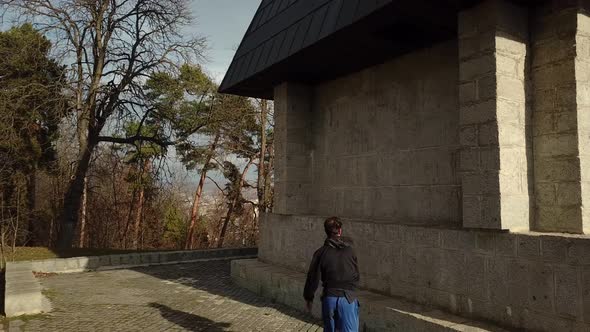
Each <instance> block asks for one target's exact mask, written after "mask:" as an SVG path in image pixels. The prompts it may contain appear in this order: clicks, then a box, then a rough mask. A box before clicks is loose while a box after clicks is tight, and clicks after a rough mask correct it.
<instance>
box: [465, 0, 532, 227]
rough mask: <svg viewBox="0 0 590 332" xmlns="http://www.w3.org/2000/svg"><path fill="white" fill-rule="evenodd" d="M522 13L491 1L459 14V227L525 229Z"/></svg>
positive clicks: (524, 20)
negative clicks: (460, 203) (460, 190)
mask: <svg viewBox="0 0 590 332" xmlns="http://www.w3.org/2000/svg"><path fill="white" fill-rule="evenodd" d="M527 22H528V11H527V10H526V9H524V8H520V7H518V6H516V5H513V4H511V3H509V2H507V1H502V0H490V1H486V2H484V3H482V4H481V5H478V6H476V7H474V8H472V9H469V10H466V11H464V12H461V13H460V15H459V35H458V39H459V103H460V118H459V124H460V129H459V135H460V138H461V139H460V141H461V159H460V171H461V185H462V193H463V226H464V227H469V228H488V229H508V230H513V231H522V230H528V229H529V219H530V218H529V200H530V198H529V184H528V181H529V173H528V167H527V152H528V151H529V149H530V144H527V135H526V123H527V103H526V88H527V78H526V75H525V73H526V71H527V45H528V36H529V34H528V25H527Z"/></svg>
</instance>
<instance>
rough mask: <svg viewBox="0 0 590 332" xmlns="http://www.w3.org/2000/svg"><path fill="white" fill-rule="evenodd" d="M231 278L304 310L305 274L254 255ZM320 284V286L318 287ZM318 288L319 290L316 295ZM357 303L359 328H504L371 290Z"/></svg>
mask: <svg viewBox="0 0 590 332" xmlns="http://www.w3.org/2000/svg"><path fill="white" fill-rule="evenodd" d="M231 274H232V280H233V281H234V282H235V283H236V284H237V285H239V286H241V287H244V288H246V289H248V290H250V291H252V292H254V293H257V294H260V295H263V296H264V297H267V298H270V299H271V300H272V301H275V302H278V303H284V304H287V305H289V306H290V307H293V308H295V309H298V310H305V302H304V301H303V298H302V294H303V287H304V285H305V274H304V273H301V272H295V271H292V270H289V269H286V268H283V267H279V266H276V265H271V264H266V263H263V262H261V261H259V260H256V259H251V260H235V261H232V267H231ZM320 288H321V287H320ZM320 293H321V290H318V294H317V298H318V299H319V296H320ZM357 296H358V298H359V302H360V303H361V306H360V311H359V314H360V319H361V322H360V325H361V331H384V332H385V331H400V332H401V331H404V332H405V331H429V332H452V331H469V332H479V331H481V332H483V331H494V332H505V331H506V330H504V329H502V328H499V327H496V326H493V325H491V324H483V323H481V322H477V321H473V320H470V319H467V318H463V317H458V316H454V315H452V314H448V313H444V312H442V311H440V310H436V309H434V308H432V307H429V306H424V305H418V304H415V303H411V302H408V301H404V300H401V299H394V298H391V297H387V296H383V295H380V294H377V293H374V292H369V291H360V292H358V293H357ZM312 313H313V315H314V316H315V317H318V318H321V308H320V305H319V300H318V301H314V306H313V310H312Z"/></svg>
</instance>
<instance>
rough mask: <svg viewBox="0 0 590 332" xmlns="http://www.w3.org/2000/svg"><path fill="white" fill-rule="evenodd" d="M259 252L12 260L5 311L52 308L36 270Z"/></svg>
mask: <svg viewBox="0 0 590 332" xmlns="http://www.w3.org/2000/svg"><path fill="white" fill-rule="evenodd" d="M257 254H258V248H228V249H209V250H192V251H163V252H149V253H131V254H119V255H105V256H92V257H73V258H57V259H46V260H36V261H25V262H8V263H6V274H5V278H6V283H5V295H4V313H5V315H6V317H15V316H21V315H34V314H39V313H43V312H49V311H51V304H50V302H49V300H47V299H46V298H45V296H43V294H42V292H41V291H42V287H41V283H40V282H39V280H38V279H37V278H35V276H34V274H33V271H34V272H39V273H76V272H86V271H102V270H115V269H125V268H132V267H142V266H150V265H168V264H182V263H193V262H201V261H208V260H224V259H245V258H256V256H257Z"/></svg>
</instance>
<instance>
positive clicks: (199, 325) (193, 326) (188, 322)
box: [149, 302, 231, 332]
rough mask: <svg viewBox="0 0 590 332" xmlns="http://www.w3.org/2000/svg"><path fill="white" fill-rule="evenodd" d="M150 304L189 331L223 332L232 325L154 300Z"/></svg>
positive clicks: (165, 316) (163, 315) (164, 316)
mask: <svg viewBox="0 0 590 332" xmlns="http://www.w3.org/2000/svg"><path fill="white" fill-rule="evenodd" d="M149 306H150V307H152V308H156V309H158V310H160V315H162V318H165V319H166V320H168V321H169V322H172V323H174V324H176V325H178V326H180V327H182V328H184V329H186V330H188V331H208V332H223V331H227V328H229V327H230V326H231V324H229V323H220V322H214V321H212V320H210V319H207V318H204V317H201V316H198V315H194V314H191V313H187V312H183V311H179V310H175V309H172V308H170V307H168V306H166V305H163V304H160V303H155V302H152V303H150V304H149Z"/></svg>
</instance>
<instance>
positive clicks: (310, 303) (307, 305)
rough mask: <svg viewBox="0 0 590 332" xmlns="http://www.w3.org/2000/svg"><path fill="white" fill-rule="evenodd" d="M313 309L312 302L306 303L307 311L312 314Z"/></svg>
mask: <svg viewBox="0 0 590 332" xmlns="http://www.w3.org/2000/svg"><path fill="white" fill-rule="evenodd" d="M312 307H313V302H312V301H305V309H307V312H309V313H310V314H311V308H312Z"/></svg>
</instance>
